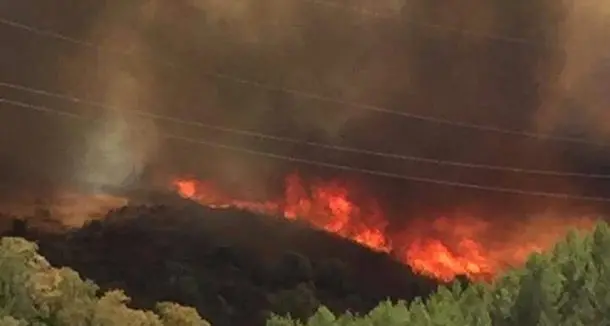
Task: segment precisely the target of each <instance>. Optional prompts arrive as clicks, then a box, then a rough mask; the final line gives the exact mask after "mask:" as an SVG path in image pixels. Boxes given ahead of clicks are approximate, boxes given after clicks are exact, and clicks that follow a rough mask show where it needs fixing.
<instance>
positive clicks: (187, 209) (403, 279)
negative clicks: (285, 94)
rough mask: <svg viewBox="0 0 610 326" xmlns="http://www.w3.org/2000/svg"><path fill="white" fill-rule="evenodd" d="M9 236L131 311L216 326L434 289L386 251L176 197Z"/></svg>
mask: <svg viewBox="0 0 610 326" xmlns="http://www.w3.org/2000/svg"><path fill="white" fill-rule="evenodd" d="M157 202H163V201H157ZM9 234H12V235H19V236H24V237H26V238H28V239H30V240H35V241H37V242H38V243H39V246H40V252H41V253H42V254H43V255H44V256H45V257H47V259H48V260H49V261H50V262H51V263H52V264H53V265H56V266H68V267H71V268H73V269H75V270H77V271H78V272H79V273H81V275H82V276H84V277H86V278H89V279H91V280H93V281H95V282H96V283H97V284H98V285H100V286H101V288H102V289H111V288H120V289H124V290H125V291H126V293H127V294H128V295H129V296H131V297H132V299H133V302H132V305H133V306H134V307H141V308H151V307H152V306H153V305H154V303H155V302H157V301H163V300H171V301H176V302H179V303H182V304H186V305H192V306H195V307H196V308H197V309H198V310H199V312H200V314H201V315H203V316H205V317H206V318H207V319H208V320H209V321H211V322H212V324H213V325H220V326H222V325H262V324H263V321H264V319H265V318H266V316H267V315H268V313H269V312H270V311H274V312H277V313H291V314H292V315H293V316H300V317H306V316H307V315H308V314H310V313H311V312H312V311H313V310H314V309H315V308H316V307H317V306H318V305H319V304H324V305H326V306H328V307H329V308H331V310H333V311H335V312H344V311H346V310H350V311H353V312H359V313H365V312H367V311H368V310H370V309H371V308H372V307H374V306H375V305H376V304H378V302H379V301H381V300H384V299H386V298H391V299H393V300H398V299H404V300H412V299H413V298H415V297H418V296H426V295H428V294H429V293H431V292H432V291H433V290H434V289H435V288H436V286H437V284H436V283H435V282H434V281H432V280H429V279H426V278H423V277H422V276H418V275H414V274H413V272H412V271H411V270H410V269H409V268H408V267H407V266H404V265H403V264H401V263H399V262H397V261H395V260H393V259H391V258H390V257H389V256H388V255H385V254H381V253H376V252H373V251H370V250H368V249H367V248H364V247H361V246H359V245H356V244H355V243H353V242H351V241H348V240H345V239H342V238H339V237H336V236H334V235H331V234H328V233H326V232H322V231H319V230H315V229H312V228H310V227H309V226H308V225H306V224H302V223H296V222H290V221H286V220H284V219H279V218H273V217H268V216H261V215H256V214H252V213H249V212H244V211H238V210H233V209H226V210H214V209H210V208H206V207H202V206H200V205H197V204H194V203H192V202H189V201H183V200H179V199H176V198H173V199H171V200H165V202H163V203H162V204H157V205H152V206H151V205H132V206H127V207H123V208H121V209H117V210H113V211H110V212H109V213H108V214H107V216H106V217H105V218H104V219H103V220H100V221H95V222H91V223H89V224H87V225H86V226H85V227H83V228H80V229H75V230H71V231H65V232H59V233H58V232H49V231H42V230H39V229H36V228H32V227H28V226H27V225H25V224H23V223H20V222H17V223H15V224H14V227H13V231H11V232H9Z"/></svg>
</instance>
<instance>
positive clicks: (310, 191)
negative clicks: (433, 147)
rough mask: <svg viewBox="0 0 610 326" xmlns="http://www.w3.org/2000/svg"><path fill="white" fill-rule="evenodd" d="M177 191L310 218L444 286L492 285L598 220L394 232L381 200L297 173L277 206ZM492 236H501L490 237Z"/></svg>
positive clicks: (203, 185)
mask: <svg viewBox="0 0 610 326" xmlns="http://www.w3.org/2000/svg"><path fill="white" fill-rule="evenodd" d="M173 186H174V187H175V188H176V190H177V191H178V193H179V194H180V195H181V196H182V197H184V198H188V199H191V200H194V201H196V202H198V203H200V204H202V205H205V206H209V207H216V208H228V207H235V208H240V209H244V210H248V211H252V212H257V213H263V214H268V215H280V216H283V217H285V218H287V219H290V220H296V219H303V220H306V221H307V222H308V223H310V224H311V225H312V226H314V227H316V228H319V229H322V230H325V231H327V232H331V233H334V234H337V235H339V236H341V237H344V238H347V239H350V240H352V241H354V242H356V243H358V244H360V245H362V246H366V247H368V248H371V249H373V250H376V251H380V252H386V253H389V254H391V255H393V256H394V257H395V258H396V259H397V260H400V261H401V262H403V263H405V264H408V265H409V266H411V268H413V269H414V270H415V271H416V272H419V273H422V274H425V275H428V276H432V277H435V278H437V279H440V280H443V281H451V280H452V279H454V278H455V277H456V276H458V275H465V276H467V277H469V278H470V279H472V280H490V279H491V278H492V277H493V276H495V275H497V274H498V273H499V272H501V271H503V270H504V269H506V268H507V267H510V266H515V265H519V264H522V263H523V262H524V261H525V259H526V258H527V256H528V255H529V254H530V253H532V252H535V251H541V250H544V249H547V248H549V247H550V246H552V245H553V244H554V243H555V242H556V241H557V240H559V239H560V238H561V237H562V236H564V235H565V233H566V232H567V231H568V230H569V229H570V228H572V227H580V228H589V227H591V226H592V225H593V223H594V220H592V219H586V218H583V219H573V220H570V221H568V222H569V223H566V220H564V219H562V221H561V222H560V223H557V222H556V221H555V220H553V219H552V218H551V219H549V218H541V219H536V220H535V221H530V222H527V223H523V222H522V223H523V224H520V229H518V230H516V231H514V232H508V231H506V230H504V228H503V227H498V226H497V225H493V223H490V222H488V221H485V220H483V219H475V218H467V217H459V216H458V217H454V218H451V219H449V218H437V219H435V220H433V222H429V221H425V220H422V219H420V220H413V222H412V223H411V224H410V225H409V226H408V227H406V228H405V229H404V230H403V231H402V232H395V231H393V232H392V234H391V235H390V233H389V232H388V230H387V225H388V223H387V219H386V218H385V215H384V212H383V211H382V210H381V208H380V207H379V205H378V204H377V203H376V201H374V200H370V201H368V202H366V203H358V204H356V203H355V202H354V201H353V200H351V199H350V192H349V190H348V188H346V187H344V186H342V185H341V184H340V183H339V182H336V181H330V182H320V181H318V182H315V183H310V184H307V185H306V184H305V183H304V182H303V180H302V179H301V178H300V177H299V176H298V175H297V174H292V175H290V176H288V177H287V178H286V184H285V191H284V198H282V199H281V200H274V201H271V200H270V201H246V200H236V199H233V198H230V197H229V196H227V195H225V194H223V193H222V192H221V191H219V190H218V188H217V187H215V185H214V184H212V183H209V182H204V181H199V180H196V179H176V180H174V182H173ZM524 230H531V231H532V233H528V232H522V231H524ZM490 235H502V238H501V239H490Z"/></svg>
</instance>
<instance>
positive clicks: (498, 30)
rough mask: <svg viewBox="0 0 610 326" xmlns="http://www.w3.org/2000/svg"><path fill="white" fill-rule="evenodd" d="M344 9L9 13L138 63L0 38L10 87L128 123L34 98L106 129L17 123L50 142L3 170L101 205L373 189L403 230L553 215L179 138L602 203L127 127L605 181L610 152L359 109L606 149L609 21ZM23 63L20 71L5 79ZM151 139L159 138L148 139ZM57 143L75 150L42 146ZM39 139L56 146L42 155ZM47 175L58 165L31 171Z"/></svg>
mask: <svg viewBox="0 0 610 326" xmlns="http://www.w3.org/2000/svg"><path fill="white" fill-rule="evenodd" d="M335 1H336V2H335V5H333V4H332V3H329V2H327V1H317V0H316V1H304V0H290V1H270V0H269V1H268V0H263V1H261V0H237V1H221V0H207V1H206V0H188V1H187V0H182V1H171V2H169V1H160V0H158V1H157V0H150V1H133V2H129V3H126V2H124V1H106V2H104V5H101V4H100V2H99V1H81V2H79V4H78V5H76V4H74V3H72V2H69V1H65V3H64V2H63V1H59V2H58V3H57V4H54V6H50V5H48V6H49V8H47V9H49V10H46V11H44V12H45V14H34V13H31V10H30V11H28V9H27V5H25V4H24V5H23V6H22V7H19V6H18V5H13V7H15V8H10V9H11V11H12V12H13V13H14V16H15V19H16V20H20V21H24V22H26V23H31V24H33V25H37V26H45V27H49V28H53V29H54V30H58V31H61V32H63V33H65V34H68V35H73V36H74V37H76V38H80V39H87V40H90V41H91V42H94V43H97V44H101V45H103V46H104V47H106V48H112V49H118V50H121V51H125V50H128V51H129V52H130V53H131V54H130V55H129V56H124V55H119V54H112V53H107V52H101V51H96V50H92V49H86V48H83V47H79V46H75V45H69V44H64V43H61V42H57V41H50V40H42V39H40V38H38V39H36V40H35V41H34V39H33V36H32V35H30V34H28V33H25V32H19V33H17V32H15V31H14V30H11V31H9V30H7V31H5V32H3V33H7V35H10V37H11V38H14V39H15V40H16V41H15V42H14V44H15V47H14V49H13V48H11V49H8V50H7V51H6V53H3V54H2V55H3V62H4V63H2V69H1V70H0V71H2V75H3V76H5V77H6V78H7V79H9V80H12V81H18V82H23V83H24V84H27V85H33V86H40V87H41V88H48V89H54V90H57V91H64V92H67V93H71V94H74V95H77V96H79V97H82V98H87V99H91V100H95V101H99V102H103V103H106V104H108V105H110V106H115V107H117V108H123V109H124V110H118V111H113V112H102V111H101V110H100V109H94V108H90V107H85V106H83V105H82V104H79V103H69V104H66V103H59V102H57V101H49V100H48V99H47V100H45V99H43V98H35V99H34V98H31V97H28V98H26V99H27V100H28V101H37V102H39V103H44V104H48V105H50V106H56V107H57V106H59V107H60V108H68V109H71V110H74V111H77V112H82V113H86V114H88V115H93V116H96V117H98V118H101V119H102V122H101V123H99V124H96V125H86V126H77V127H70V128H67V127H66V126H65V123H64V122H61V123H60V122H53V123H51V122H49V118H48V117H46V118H43V117H40V116H38V117H37V118H36V116H35V114H34V113H31V114H30V115H29V116H28V118H27V119H26V118H23V116H24V113H19V114H18V113H15V112H13V113H11V114H10V115H9V114H8V113H6V118H7V119H12V120H10V121H15V120H19V121H21V123H27V124H28V125H39V126H40V128H32V129H31V130H32V131H31V133H30V134H29V135H22V134H21V133H23V131H22V130H18V129H17V128H15V127H14V126H10V125H6V126H4V127H5V128H4V129H3V130H2V132H4V133H5V135H3V136H7V137H10V139H19V143H21V144H23V145H22V146H21V147H23V148H25V147H27V146H29V147H28V148H29V149H30V150H29V151H27V152H25V151H18V150H15V148H14V146H15V144H14V143H10V144H9V143H8V142H6V143H3V144H2V152H1V154H2V157H3V158H5V159H4V160H3V164H4V165H7V166H8V167H7V168H6V169H7V170H11V169H12V170H19V171H24V169H26V168H27V170H28V171H29V172H28V173H23V172H22V174H23V175H28V178H32V179H36V180H39V179H40V178H33V177H31V176H32V175H34V174H35V173H40V174H44V175H55V177H54V178H51V179H53V181H52V182H50V183H53V182H55V183H57V182H60V181H61V182H64V180H73V181H76V182H77V183H78V184H90V185H91V184H92V185H94V186H96V187H99V186H101V185H103V184H106V185H114V186H116V185H124V184H129V183H130V182H131V181H134V180H139V179H143V178H144V179H145V178H148V177H149V175H147V173H148V171H153V173H152V174H153V176H152V177H153V178H158V179H163V178H167V177H168V176H171V175H175V174H195V175H197V176H200V177H202V178H208V177H212V178H214V179H216V180H217V181H219V183H221V184H224V185H225V186H226V187H227V188H230V189H231V190H234V191H235V192H239V193H246V194H251V195H253V196H264V195H266V194H268V193H269V194H272V193H273V192H274V191H276V190H277V189H274V187H275V188H277V187H278V186H280V185H281V179H282V178H283V176H285V175H286V174H287V173H288V172H292V171H294V170H295V169H298V170H300V171H301V172H303V173H304V174H305V175H315V176H320V177H323V178H325V177H338V178H347V179H355V180H358V181H361V183H362V184H364V185H365V186H364V187H363V188H365V189H367V192H370V195H372V196H376V197H381V198H384V199H387V203H383V205H386V206H388V207H392V208H395V209H396V210H399V211H400V212H403V214H402V215H405V214H406V215H409V214H410V213H409V212H413V214H415V213H417V212H420V211H430V210H431V209H432V208H434V209H438V210H441V211H442V210H443V209H454V208H455V209H456V208H457V207H459V208H460V209H473V210H474V209H477V210H478V209H481V207H482V206H489V207H491V208H492V210H493V211H494V212H497V211H498V210H500V211H504V210H507V211H506V214H507V215H518V214H521V213H523V212H525V211H527V210H528V209H529V208H531V207H532V206H533V207H536V208H537V209H546V208H548V206H549V205H557V203H556V202H549V201H544V200H538V199H535V198H530V197H519V196H515V197H511V196H506V195H498V196H495V195H490V194H486V193H481V192H473V191H468V190H462V189H455V188H444V187H438V186H431V185H422V184H417V183H406V182H404V181H396V182H394V181H391V180H387V179H383V178H368V177H363V176H357V175H353V174H351V175H346V174H345V173H340V172H337V171H328V170H319V169H313V168H307V167H301V166H295V165H294V164H292V163H289V162H281V161H271V160H268V159H263V158H257V157H253V156H247V155H243V154H238V153H231V152H227V151H221V150H216V149H213V148H208V147H204V146H196V145H193V144H187V143H181V142H175V141H171V142H170V141H164V140H161V137H160V136H159V134H160V133H164V132H170V133H176V134H179V135H182V136H185V137H190V138H202V139H211V140H214V141H217V142H220V143H225V144H230V145H234V146H241V147H247V148H249V149H251V150H260V151H268V152H273V153H277V154H279V155H286V156H295V157H300V158H305V159H311V160H321V161H327V162H331V163H335V164H344V165H350V166H354V167H356V168H365V169H374V170H381V171H387V172H391V173H398V174H405V175H413V176H417V177H424V178H435V179H444V180H449V181H454V182H463V183H475V184H484V185H492V186H498V187H510V188H520V189H529V190H536V191H550V192H569V193H574V194H583V195H603V191H605V190H604V189H605V186H603V185H600V184H599V183H595V182H592V181H591V182H590V181H587V180H577V179H568V178H550V177H540V176H531V175H529V176H528V175H523V174H511V173H499V172H490V171H481V170H476V169H456V168H449V167H440V166H435V165H424V164H419V163H413V162H407V161H400V160H391V159H381V158H378V157H370V156H366V155H356V154H349V153H339V152H336V151H328V150H322V149H315V148H312V147H309V146H298V145H294V144H285V143H277V142H269V141H261V140H259V139H253V138H249V137H242V136H236V135H231V134H227V133H221V132H217V131H213V130H204V129H201V128H195V127H188V126H184V125H178V124H174V123H167V122H159V121H156V122H154V123H153V122H151V121H147V120H146V119H143V118H141V117H136V116H134V115H132V114H130V113H129V112H128V110H129V109H138V110H144V111H147V112H151V113H160V114H165V115H170V116H173V117H177V118H181V119H184V120H191V121H201V122H205V123H209V124H218V125H224V126H230V127H232V128H237V129H248V130H255V131H259V132H263V133H269V134H274V135H279V136H284V137H292V138H298V139H303V140H305V141H317V142H324V143H329V144H334V145H342V146H353V147H359V148H365V149H370V150H376V151H380V152H391V153H398V154H404V155H414V156H424V157H430V158H437V159H441V160H443V159H444V160H456V161H466V162H473V163H479V164H490V165H505V166H518V167H523V168H530V169H552V170H579V171H583V169H584V172H587V171H595V172H598V171H599V169H600V167H602V166H604V165H605V164H607V163H608V162H607V158H604V157H602V156H601V155H600V153H599V151H596V150H593V149H589V148H582V147H583V146H580V145H579V146H572V145H559V144H554V143H552V142H543V141H537V140H535V139H529V138H520V137H515V136H510V135H502V134H497V133H481V132H478V131H472V130H466V129H463V128H453V127H449V126H446V125H445V126H443V125H438V124H431V123H426V122H422V121H419V120H413V119H406V118H402V117H399V116H395V115H386V114H382V113H378V112H371V111H370V110H363V109H361V108H358V107H357V106H354V105H349V103H350V102H356V103H365V104H370V105H376V106H380V107H385V108H388V109H391V110H395V111H402V112H404V113H412V114H421V115H430V116H435V117H439V118H441V119H446V120H453V121H460V122H467V123H475V124H488V125H492V126H496V127H499V128H506V129H516V130H526V129H528V130H531V129H537V130H540V131H553V132H560V133H566V132H567V133H573V132H574V130H575V129H577V127H578V128H581V129H583V130H584V131H585V132H584V136H586V137H590V138H596V137H597V136H598V135H600V134H601V133H604V132H605V130H606V128H607V125H606V124H605V123H604V122H603V121H604V119H603V118H604V117H605V116H606V115H607V112H606V111H607V110H604V107H605V104H604V100H607V97H606V98H604V96H603V94H602V92H601V90H602V89H601V88H602V87H603V85H604V81H603V76H601V75H599V74H600V73H601V72H602V71H603V69H602V61H603V55H604V53H605V52H607V50H608V49H607V46H606V45H605V42H602V40H605V39H606V38H607V37H606V35H605V34H604V33H605V30H607V29H605V26H606V25H607V24H608V20H607V19H606V15H607V14H608V8H607V7H608V6H606V5H602V4H601V3H600V4H584V5H581V4H574V5H573V6H572V7H570V6H568V5H567V4H564V3H563V2H559V1H551V0H536V1H525V0H524V1H508V2H507V1H502V0H497V1H492V2H489V1H483V0H480V1H471V2H469V5H465V4H463V3H458V2H456V3H442V4H440V3H438V1H429V0H418V1H398V0H393V1H377V2H374V3H373V2H370V1H364V0H362V1H349V2H348V1H338V0H335ZM45 6H47V5H45ZM77 7H78V8H77ZM39 12H41V13H42V12H43V10H40V11H39ZM7 15H9V14H7ZM460 30H467V31H469V33H463V32H459V31H460ZM518 40H529V42H519V41H518ZM41 49H42V50H41ZM24 53H26V54H24ZM17 59H19V60H18V62H20V64H17V65H12V64H7V63H6V62H17V61H16V60H17ZM169 62H171V63H172V64H168V63H169ZM25 67H27V68H28V69H26V68H25ZM210 73H220V74H224V75H230V76H236V77H239V78H243V79H246V80H251V81H259V82H261V83H265V84H269V85H276V86H277V88H278V89H279V88H289V89H297V90H300V91H303V92H308V93H315V94H319V95H321V96H322V97H332V98H341V99H343V100H344V101H343V102H344V103H337V102H329V101H319V100H314V99H311V98H309V99H308V98H304V97H299V96H295V95H294V94H289V93H286V92H282V91H279V90H275V91H274V90H270V89H264V88H257V87H254V86H252V85H251V84H247V83H238V82H233V81H229V80H227V79H226V78H224V79H223V78H218V77H217V76H216V77H214V76H212V75H211V74H210ZM45 85H46V87H45ZM595 89H599V91H594V90H595ZM2 92H3V94H5V92H6V90H2ZM11 95H14V96H18V97H20V98H22V97H24V96H25V95H24V94H11ZM606 103H607V101H606ZM568 107H572V108H574V109H576V110H577V111H576V115H577V117H579V118H580V117H582V118H583V119H582V120H583V122H582V124H581V125H580V126H576V125H575V124H576V121H575V119H574V118H573V117H572V116H569V115H566V114H565V112H566V110H567V109H566V108H568ZM96 110H97V112H96ZM4 111H5V110H4V109H3V111H2V112H3V113H2V114H3V117H4V115H5V113H4ZM582 112H586V113H582ZM7 119H3V120H4V121H9V120H7ZM20 119H21V120H20ZM43 119H46V120H44V122H41V121H42V120H43ZM134 126H139V127H138V128H134ZM139 128H143V130H145V132H144V133H141V132H139V131H136V129H138V130H140V129H139ZM592 131H595V132H594V133H593V132H592ZM51 134H55V135H58V134H59V135H61V137H60V136H55V137H54V138H50V137H48V136H45V135H51ZM75 135H76V136H75ZM41 138H43V139H45V141H44V145H43V144H42V143H37V142H39V139H41ZM11 146H13V147H11ZM566 153H569V154H566ZM38 161H45V162H46V164H44V167H41V166H40V165H39V164H34V163H32V162H38ZM583 161H587V162H588V163H587V164H583ZM28 162H29V163H28ZM26 163H27V164H26ZM42 170H44V172H45V173H42V172H41V171H42ZM9 174H10V173H9ZM58 180H60V181H58ZM15 183H19V182H18V181H15ZM407 199H408V200H407ZM572 204H573V203H568V205H572ZM405 206H407V207H405ZM506 207H510V210H509V209H507V208H506Z"/></svg>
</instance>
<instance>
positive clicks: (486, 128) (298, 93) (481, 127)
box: [0, 17, 607, 147]
mask: <svg viewBox="0 0 610 326" xmlns="http://www.w3.org/2000/svg"><path fill="white" fill-rule="evenodd" d="M0 24H5V25H8V26H12V27H15V28H19V29H23V30H26V31H28V32H32V33H35V34H38V35H40V36H44V37H51V38H55V39H59V40H63V41H66V42H70V43H73V44H77V45H81V46H85V47H89V48H93V49H94V50H96V51H106V48H105V47H102V46H100V45H97V44H94V43H91V42H86V41H81V40H77V39H74V38H71V37H69V36H65V35H63V34H59V33H56V32H52V31H48V30H41V29H38V28H36V27H32V26H29V25H25V24H22V23H18V22H14V21H10V20H7V19H6V18H2V17H0ZM107 52H110V53H118V54H122V55H132V53H130V52H128V51H124V50H119V49H109V50H108V51H107ZM157 62H158V63H162V64H164V65H166V66H169V67H172V68H180V66H179V65H177V64H175V63H173V62H168V61H161V60H159V61H157ZM201 74H202V75H204V76H208V77H212V78H217V79H221V80H226V81H229V82H232V83H235V84H242V85H247V86H250V87H255V88H260V89H263V90H267V91H274V92H281V93H285V94H289V95H292V96H295V97H300V98H306V99H310V100H315V101H319V102H326V103H332V104H339V105H344V106H349V107H353V108H358V109H361V110H366V111H372V112H377V113H383V114H388V115H393V116H400V117H403V118H408V119H412V120H418V121H423V122H427V123H433V124H438V125H445V126H452V127H457V128H463V129H471V130H475V131H480V132H494V133H499V134H505V135H510V136H520V137H525V138H531V139H535V140H541V141H556V142H564V143H573V144H582V145H591V146H598V147H606V146H607V144H606V143H601V142H595V141H590V140H587V139H583V138H575V137H564V136H557V135H552V134H544V133H536V132H532V131H524V130H516V129H504V128H500V127H495V126H491V125H485V124H476V123H469V122H459V121H453V120H450V119H445V118H439V117H433V116H428V115H421V114H416V113H409V112H402V111H396V110H392V109H388V108H384V107H381V106H376V105H371V104H365V103H359V102H353V101H347V100H342V99H337V98H333V97H328V96H324V95H320V94H316V93H311V92H307V91H303V90H298V89H291V88H283V87H278V86H274V85H269V84H266V83H262V82H258V81H253V80H248V79H244V78H241V77H237V76H233V75H229V74H225V73H220V72H205V73H201Z"/></svg>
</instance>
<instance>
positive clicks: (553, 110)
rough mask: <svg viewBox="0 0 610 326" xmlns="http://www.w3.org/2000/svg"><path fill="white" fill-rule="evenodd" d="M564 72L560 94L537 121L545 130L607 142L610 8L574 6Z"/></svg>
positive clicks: (567, 21) (567, 31)
mask: <svg viewBox="0 0 610 326" xmlns="http://www.w3.org/2000/svg"><path fill="white" fill-rule="evenodd" d="M564 25H565V27H564V30H565V36H564V43H563V44H562V45H561V51H562V53H561V54H562V55H561V60H562V61H563V69H562V70H561V74H560V75H559V76H558V78H557V90H556V93H555V94H554V96H553V98H552V99H551V100H550V101H549V103H548V105H547V106H545V107H543V109H542V110H541V114H540V117H539V120H538V123H539V126H540V128H541V129H542V130H547V131H549V130H550V131H556V130H560V131H561V130H562V129H563V130H566V129H568V130H569V129H572V130H573V132H575V133H580V134H581V135H585V136H589V137H591V138H593V139H598V140H600V141H604V142H607V141H608V139H609V138H608V136H610V134H609V131H610V129H609V127H610V125H609V124H608V123H607V121H608V118H609V116H608V112H610V111H608V107H609V106H610V97H608V96H607V92H606V90H607V84H608V81H609V80H610V45H608V43H607V42H605V40H607V39H608V37H609V36H610V32H609V31H610V4H607V3H604V2H599V3H598V2H584V3H578V4H577V3H574V4H572V5H571V6H570V8H569V11H568V14H567V16H566V19H565V22H564Z"/></svg>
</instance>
